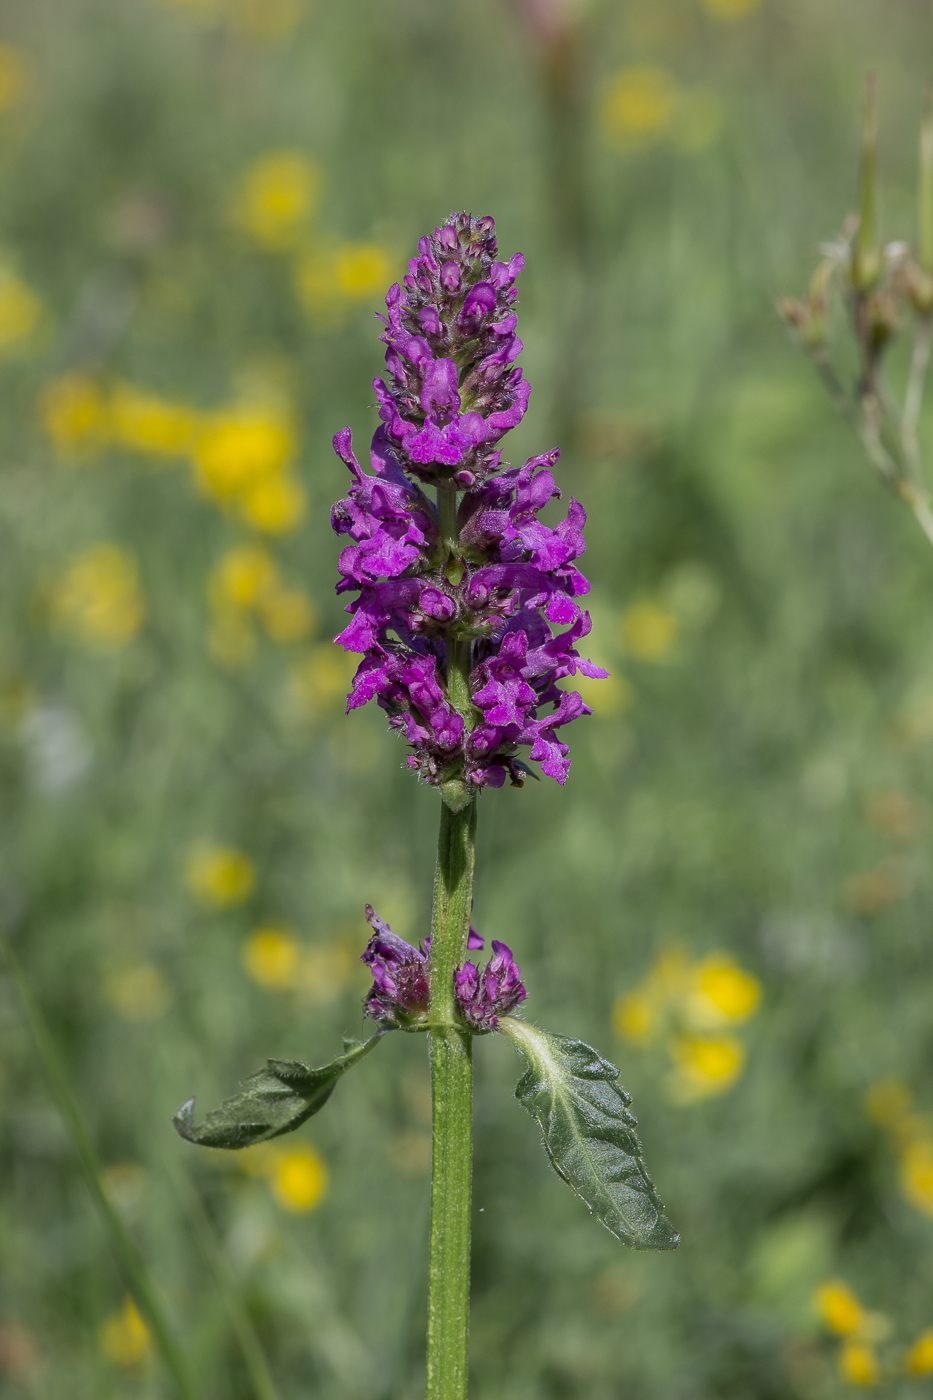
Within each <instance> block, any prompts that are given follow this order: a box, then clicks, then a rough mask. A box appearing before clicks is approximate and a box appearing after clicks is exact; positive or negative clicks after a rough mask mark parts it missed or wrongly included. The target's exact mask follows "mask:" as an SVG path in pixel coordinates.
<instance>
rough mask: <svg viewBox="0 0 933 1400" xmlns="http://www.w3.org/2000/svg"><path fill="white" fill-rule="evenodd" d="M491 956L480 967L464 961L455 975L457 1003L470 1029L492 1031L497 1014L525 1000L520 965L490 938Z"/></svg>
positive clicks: (500, 945) (504, 1012)
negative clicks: (483, 965) (484, 964)
mask: <svg viewBox="0 0 933 1400" xmlns="http://www.w3.org/2000/svg"><path fill="white" fill-rule="evenodd" d="M492 950H493V956H492V957H491V958H490V959H489V962H488V963H487V964H486V966H485V967H484V968H483V969H482V970H480V969H479V968H477V967H476V966H475V964H474V963H471V962H468V963H464V964H463V967H461V969H460V971H459V972H458V973H457V974H456V976H455V978H454V987H455V990H456V994H457V1004H458V1006H459V1007H460V1011H461V1014H462V1015H463V1018H464V1020H465V1021H466V1022H467V1025H468V1026H469V1027H470V1028H471V1030H476V1031H494V1030H495V1029H496V1026H497V1025H498V1023H499V1017H500V1016H507V1015H508V1014H509V1012H510V1011H512V1010H514V1008H515V1007H516V1006H517V1005H518V1004H519V1002H521V1001H524V1000H525V988H524V985H523V983H522V973H521V968H520V967H519V966H518V963H517V962H516V961H515V959H514V958H513V957H512V950H511V948H509V946H508V945H507V944H505V943H499V942H498V940H497V939H495V938H494V939H493V940H492Z"/></svg>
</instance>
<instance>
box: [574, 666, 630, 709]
mask: <svg viewBox="0 0 933 1400" xmlns="http://www.w3.org/2000/svg"><path fill="white" fill-rule="evenodd" d="M597 664H599V663H597ZM604 669H607V670H608V667H606V668H604ZM567 689H568V690H575V691H577V693H578V694H579V695H580V696H581V697H582V699H583V703H584V705H589V707H590V709H591V710H592V711H593V714H594V715H599V716H600V717H601V718H603V719H615V718H616V717H617V716H618V715H623V714H625V711H626V710H627V709H629V707H630V706H631V704H632V701H633V700H634V698H635V692H634V691H633V690H632V687H631V685H630V684H629V682H628V681H627V680H626V678H625V676H622V675H619V674H618V673H617V672H616V673H614V674H611V675H609V676H608V677H607V678H606V679H605V680H594V679H593V678H592V677H590V676H584V675H582V674H581V673H579V672H578V673H577V675H575V676H574V677H573V678H572V679H571V681H570V682H569V683H568V686H567Z"/></svg>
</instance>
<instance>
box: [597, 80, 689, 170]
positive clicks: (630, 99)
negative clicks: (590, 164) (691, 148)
mask: <svg viewBox="0 0 933 1400" xmlns="http://www.w3.org/2000/svg"><path fill="white" fill-rule="evenodd" d="M677 101H678V91H677V84H676V82H675V80H674V78H673V75H672V74H670V73H669V72H667V70H666V69H664V68H654V67H650V66H648V65H638V66H635V67H632V68H620V69H619V71H618V72H617V73H616V74H615V76H614V77H613V78H612V81H611V83H610V85H609V90H608V92H607V93H606V96H605V98H604V100H603V105H602V111H601V114H600V117H601V124H602V128H603V131H604V132H605V134H606V136H607V137H608V138H609V140H610V141H611V142H612V144H613V145H615V146H618V147H620V148H621V149H623V150H629V151H634V150H645V149H646V148H647V147H649V146H653V145H654V144H655V143H656V142H657V141H659V140H660V139H661V138H662V137H663V136H665V135H666V134H667V132H668V130H669V128H670V126H671V123H672V121H673V120H674V113H675V112H676V110H677Z"/></svg>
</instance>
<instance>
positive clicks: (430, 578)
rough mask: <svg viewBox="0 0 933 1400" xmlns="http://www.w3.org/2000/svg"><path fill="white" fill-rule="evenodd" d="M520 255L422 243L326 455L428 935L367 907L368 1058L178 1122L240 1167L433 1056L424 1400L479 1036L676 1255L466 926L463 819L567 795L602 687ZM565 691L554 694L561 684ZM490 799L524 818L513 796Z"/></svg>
mask: <svg viewBox="0 0 933 1400" xmlns="http://www.w3.org/2000/svg"><path fill="white" fill-rule="evenodd" d="M523 261H524V260H523V259H522V257H521V255H520V254H515V255H514V256H513V257H512V258H510V259H509V261H508V262H504V261H502V260H500V259H499V257H498V249H497V244H496V238H495V232H494V225H493V221H492V219H491V218H489V217H482V218H474V217H473V216H472V215H470V214H467V213H454V214H451V215H450V217H449V219H448V220H447V222H446V223H444V224H442V225H441V226H440V227H438V228H436V229H435V230H434V232H433V234H430V235H427V236H426V237H424V238H422V239H421V241H420V243H419V245H418V255H417V256H416V257H414V258H412V260H411V262H410V263H409V268H408V273H407V274H406V276H405V277H404V279H403V281H402V283H397V284H396V285H395V286H394V287H391V288H390V289H389V293H388V296H387V297H386V311H387V315H386V316H384V317H381V318H380V319H381V320H382V322H383V325H384V327H385V329H384V331H383V333H382V340H383V342H384V343H385V345H386V356H385V358H386V368H387V375H386V378H385V379H377V380H376V381H375V386H374V387H375V391H376V398H377V400H378V403H379V417H380V420H381V421H380V425H379V427H378V428H377V429H376V432H375V434H374V436H373V440H372V447H371V452H370V456H371V463H372V469H373V471H372V475H370V474H369V473H367V472H365V471H364V470H363V468H362V467H361V466H360V463H359V461H358V460H357V458H356V455H355V453H354V451H353V443H352V438H351V433H350V429H349V428H345V429H343V431H342V432H339V433H337V435H336V437H335V438H334V448H335V450H336V452H337V455H338V456H339V457H340V459H341V460H342V461H343V463H344V464H345V466H346V468H347V469H348V471H349V472H350V475H351V484H350V488H349V492H348V494H347V496H346V497H344V499H342V500H340V501H338V502H337V504H336V505H335V506H334V508H333V512H332V522H333V526H334V529H335V531H336V532H337V534H339V535H342V536H346V537H347V538H346V542H345V545H344V548H343V550H342V551H341V554H340V562H339V572H340V582H339V583H338V585H337V591H338V593H340V594H345V593H349V594H350V595H352V596H351V599H350V601H349V603H348V604H347V608H346V610H347V612H348V613H349V614H350V621H349V623H348V624H347V626H346V627H345V628H344V630H343V631H342V632H341V633H340V635H339V636H338V637H337V638H336V639H335V640H336V641H337V642H338V643H339V644H340V645H341V646H343V647H344V649H345V650H346V651H348V652H355V653H357V654H358V655H359V656H360V657H361V660H360V663H359V666H358V668H357V671H356V675H355V677H354V679H353V684H352V688H351V691H350V695H349V697H348V701H347V709H348V711H352V710H354V709H356V708H357V707H358V706H360V705H364V704H366V703H367V702H369V701H371V700H375V701H376V702H377V703H378V704H379V705H380V707H381V708H382V709H383V710H384V711H385V713H386V715H387V716H388V721H389V728H390V730H392V731H394V732H395V733H397V734H399V735H400V736H401V737H402V738H403V739H404V740H405V741H406V743H407V745H408V753H407V758H406V766H407V767H408V768H409V769H410V770H411V771H412V772H413V773H414V774H415V775H417V777H418V778H419V779H420V780H421V782H422V783H423V784H424V785H425V786H426V787H428V788H433V789H435V791H436V793H437V794H439V796H440V799H441V801H440V809H441V822H440V835H439V838H438V846H437V863H436V868H435V879H434V903H433V912H432V917H431V928H430V934H429V936H428V937H427V938H425V939H423V941H422V942H421V944H420V945H418V946H416V945H415V944H412V943H408V942H406V941H405V940H404V939H403V938H400V937H399V936H398V935H397V934H396V933H394V932H393V931H392V929H391V928H390V927H389V926H388V924H387V923H386V922H385V921H384V920H383V919H381V918H380V917H379V915H378V914H377V913H376V911H375V910H374V909H373V907H372V906H371V905H367V906H366V910H365V912H366V919H367V921H368V923H369V925H370V929H371V930H372V936H371V937H370V939H369V942H368V943H367V944H366V947H365V949H364V950H363V952H362V954H361V957H362V961H363V962H364V963H365V964H366V965H367V966H368V967H369V969H370V971H371V972H372V976H373V985H372V987H371V989H370V991H369V993H368V994H367V996H366V998H365V999H364V1003H363V1005H364V1009H365V1011H366V1013H367V1015H368V1016H369V1017H370V1018H371V1019H372V1020H373V1021H374V1022H375V1025H376V1031H375V1034H373V1035H372V1036H371V1037H370V1038H369V1039H368V1040H366V1041H357V1042H349V1043H348V1044H347V1045H346V1047H345V1049H344V1051H343V1053H342V1054H340V1055H338V1056H336V1057H335V1058H334V1059H333V1060H331V1061H330V1062H329V1063H328V1064H325V1065H321V1066H318V1067H313V1066H309V1065H305V1064H302V1063H300V1062H297V1061H281V1060H270V1061H268V1063H267V1065H266V1067H265V1068H264V1069H261V1070H257V1071H256V1073H255V1074H253V1075H251V1076H250V1077H249V1078H248V1079H247V1080H246V1081H245V1082H244V1084H243V1085H242V1086H241V1088H240V1090H239V1092H238V1093H237V1094H235V1095H234V1096H233V1097H232V1098H230V1099H228V1100H227V1101H226V1102H225V1103H224V1104H222V1105H221V1106H220V1107H219V1108H218V1109H215V1110H214V1111H213V1112H212V1113H209V1114H208V1115H207V1117H206V1119H205V1120H204V1122H203V1123H200V1124H198V1123H196V1122H195V1119H194V1103H193V1100H189V1101H188V1102H187V1103H186V1104H184V1105H183V1107H182V1108H181V1109H180V1111H179V1113H178V1115H177V1116H176V1119H175V1125H176V1127H177V1129H178V1131H179V1132H180V1133H181V1135H182V1136H183V1137H185V1138H187V1139H188V1140H189V1141H191V1142H195V1143H199V1144H201V1145H205V1146H210V1147H224V1148H233V1149H236V1148H242V1147H246V1146H248V1145H249V1144H251V1143H254V1142H261V1141H263V1140H265V1139H268V1138H271V1137H277V1136H279V1135H280V1134H282V1133H286V1132H291V1131H292V1130H293V1129H295V1128H298V1127H300V1126H301V1125H302V1124H303V1123H304V1122H306V1121H307V1119H308V1118H309V1117H311V1115H312V1114H314V1113H317V1112H318V1111H319V1110H320V1109H321V1108H322V1107H323V1105H324V1104H325V1103H326V1102H327V1100H328V1099H329V1097H330V1095H331V1094H332V1093H333V1091H334V1089H335V1087H336V1085H337V1082H338V1080H339V1079H340V1078H341V1077H342V1075H343V1074H344V1073H346V1071H347V1070H348V1069H350V1068H351V1067H352V1066H353V1065H355V1064H356V1063H357V1062H358V1061H360V1060H362V1059H363V1058H364V1057H365V1056H366V1055H368V1054H369V1053H370V1052H371V1050H372V1049H373V1048H374V1047H375V1046H376V1045H377V1044H378V1042H379V1041H380V1040H381V1038H382V1037H383V1036H385V1035H386V1034H387V1033H389V1032H390V1031H395V1030H400V1031H403V1032H407V1033H409V1034H415V1035H418V1034H420V1035H422V1036H424V1037H425V1039H426V1040H427V1046H428V1053H429V1056H430V1063H431V1085H432V1120H433V1157H432V1181H431V1225H430V1240H429V1246H428V1250H429V1260H428V1280H429V1288H428V1318H427V1351H426V1376H427V1397H428V1400H465V1397H466V1394H467V1380H468V1338H469V1289H470V1209H471V1201H470V1197H471V1178H472V1097H473V1053H474V1041H476V1040H477V1039H479V1038H481V1037H484V1036H488V1035H491V1034H503V1035H505V1036H506V1037H507V1038H508V1039H509V1040H510V1041H511V1043H512V1045H513V1046H514V1047H515V1049H516V1050H517V1051H518V1053H519V1054H520V1055H521V1056H522V1057H523V1059H524V1061H525V1065H526V1069H525V1073H524V1074H523V1076H522V1078H521V1079H520V1080H519V1083H518V1086H517V1088H516V1091H515V1092H516V1097H517V1098H518V1099H519V1102H520V1103H521V1104H522V1106H523V1107H524V1108H525V1109H527V1111H528V1112H529V1113H530V1114H531V1115H532V1117H534V1118H535V1119H536V1121H537V1122H538V1124H539V1126H540V1128H541V1132H542V1135H543V1138H544V1146H545V1149H546V1151H547V1154H548V1157H549V1158H550V1160H551V1162H552V1164H553V1166H554V1167H555V1169H556V1171H557V1172H558V1173H559V1174H560V1176H561V1177H562V1178H563V1179H564V1180H565V1181H566V1182H567V1183H568V1185H569V1186H570V1187H571V1188H572V1189H573V1190H574V1191H575V1192H576V1193H577V1194H578V1195H579V1196H580V1197H581V1198H582V1200H583V1201H584V1203H585V1204H586V1205H587V1207H588V1208H589V1210H590V1211H591V1212H592V1213H593V1214H594V1215H595V1216H596V1217H597V1219H599V1220H600V1222H601V1223H602V1224H603V1225H605V1226H606V1228H607V1229H608V1230H610V1231H611V1232H612V1234H613V1235H614V1236H615V1237H616V1239H617V1240H619V1241H620V1242H621V1243H623V1244H627V1245H631V1246H633V1247H634V1248H636V1249H674V1248H676V1246H677V1242H678V1238H679V1237H678V1235H677V1234H676V1232H675V1231H674V1230H673V1228H672V1226H671V1224H670V1222H669V1221H668V1219H667V1217H666V1216H665V1214H664V1208H663V1206H662V1204H661V1201H660V1199H659V1197H658V1194H657V1191H656V1190H655V1187H654V1183H653V1182H652V1180H651V1178H650V1176H649V1175H648V1172H647V1169H646V1167H645V1164H644V1160H643V1158H642V1151H641V1144H640V1142H639V1140H638V1137H637V1136H636V1134H635V1131H634V1129H635V1119H634V1117H633V1116H632V1114H631V1113H630V1111H629V1103H630V1099H629V1096H628V1094H627V1093H626V1092H625V1090H624V1089H623V1088H622V1087H621V1085H620V1084H618V1082H617V1081H618V1074H619V1072H618V1070H617V1069H616V1068H615V1066H614V1065H611V1064H610V1063H609V1062H608V1061H607V1060H604V1059H603V1058H602V1056H601V1055H600V1054H599V1053H598V1051H596V1050H594V1049H593V1048H592V1046H590V1045H587V1044H586V1043H585V1042H583V1041H580V1040H570V1039H567V1038H566V1037H564V1036H560V1035H554V1034H552V1033H549V1032H547V1031H543V1030H540V1029H538V1028H537V1027H535V1026H533V1025H531V1024H530V1023H528V1022H526V1021H524V1020H522V1019H520V1017H519V1016H518V1015H517V1014H516V1013H517V1012H518V1009H519V1007H520V1006H521V1005H522V1003H523V1002H524V1000H525V986H524V983H523V982H522V975H521V971H520V969H519V967H518V964H517V963H516V961H515V959H514V957H513V956H512V950H511V948H509V947H508V945H507V944H505V943H502V942H500V941H498V940H497V939H493V940H492V950H491V951H492V956H491V957H489V959H488V960H487V961H486V963H485V964H484V965H483V966H482V967H480V966H478V965H477V963H474V962H472V961H470V960H469V958H468V957H467V953H468V952H469V951H472V950H476V949H479V948H482V947H483V946H484V944H483V939H482V938H481V937H480V935H479V934H478V933H477V932H476V930H475V929H474V928H472V927H471V923H470V918H471V909H472V904H473V872H474V851H475V835H476V821H477V812H478V807H479V803H480V801H481V800H489V798H487V797H485V796H484V795H485V794H486V792H487V790H488V789H493V790H495V789H498V788H502V787H504V786H505V785H506V783H508V785H509V787H510V788H511V789H512V790H517V789H521V788H522V787H523V786H524V785H525V780H526V778H527V777H529V776H530V777H534V778H538V776H539V774H538V773H537V772H536V771H535V770H534V768H532V767H531V766H530V765H531V764H533V763H537V764H539V765H540V769H541V773H542V774H543V775H544V776H546V777H550V778H554V779H555V780H556V781H557V782H558V783H559V784H561V785H563V784H564V782H566V779H567V775H568V773H569V770H570V757H569V754H570V751H569V748H568V745H567V744H566V743H565V742H564V741H563V739H562V738H560V737H559V735H558V731H559V730H562V729H563V728H564V727H565V726H566V725H568V724H570V723H572V722H573V721H575V720H578V719H581V718H583V717H585V716H586V715H588V714H589V713H590V711H589V709H588V708H587V706H586V705H585V704H584V703H583V700H582V698H581V696H580V695H579V693H578V692H577V691H575V690H573V689H572V688H571V686H572V679H573V677H574V676H575V675H576V674H578V673H582V674H584V675H586V676H589V677H591V678H593V679H601V678H605V677H606V674H607V673H606V672H605V671H603V670H601V669H600V668H599V667H598V666H595V665H594V664H593V663H592V662H591V661H588V660H587V659H586V658H585V657H584V656H581V655H580V653H579V652H578V650H577V644H578V643H579V642H582V641H583V639H584V638H585V637H586V636H587V635H588V633H589V631H590V627H591V623H590V617H589V613H588V612H587V611H586V610H585V608H583V607H582V606H581V604H580V602H579V601H578V600H579V599H580V598H583V597H585V595H586V593H587V592H588V591H589V584H588V582H587V580H586V579H585V578H584V576H583V574H582V573H581V572H580V570H579V568H578V567H577V563H576V561H577V560H578V559H579V558H580V556H581V555H582V554H583V552H584V548H585V545H584V539H583V526H584V524H585V522H586V513H585V511H584V510H583V507H582V506H581V505H580V504H579V502H577V501H574V500H573V499H571V500H570V501H569V502H568V509H567V514H566V517H565V518H564V519H563V520H562V521H560V523H559V524H557V525H555V526H553V527H551V526H548V525H545V524H544V523H543V521H541V520H540V519H539V513H540V512H541V510H542V509H543V508H544V507H545V506H546V505H547V504H548V503H549V502H550V501H552V500H553V499H554V498H555V497H556V496H559V495H560V492H559V490H558V488H557V485H556V483H555V480H554V474H553V468H554V467H555V466H556V463H557V460H558V457H559V453H558V451H557V450H556V449H555V450H553V451H551V452H547V453H544V454H543V455H541V456H538V457H532V458H530V459H529V460H528V461H527V462H525V463H524V465H523V466H521V467H510V466H509V465H508V464H507V463H505V462H503V460H502V454H501V451H500V449H499V446H498V444H499V442H500V441H501V440H502V438H503V437H504V436H505V434H506V433H508V432H509V430H510V429H512V428H514V427H516V426H517V425H518V423H519V422H520V421H521V419H522V418H523V417H524V414H525V410H526V408H527V405H528V384H527V381H526V380H525V379H524V375H523V372H522V369H521V367H520V366H519V365H518V364H517V363H516V361H517V358H518V355H519V353H520V352H521V348H522V344H521V341H520V340H519V339H518V337H517V335H516V333H515V328H516V322H517V317H516V314H515V310H514V304H515V301H516V289H515V283H516V279H517V278H518V276H519V274H520V272H521V270H522V266H523ZM562 681H570V682H571V686H568V688H566V689H565V688H564V687H563V686H562V685H560V684H559V682H562ZM493 800H504V801H508V800H514V798H510V796H509V795H507V794H502V796H501V797H494V798H493Z"/></svg>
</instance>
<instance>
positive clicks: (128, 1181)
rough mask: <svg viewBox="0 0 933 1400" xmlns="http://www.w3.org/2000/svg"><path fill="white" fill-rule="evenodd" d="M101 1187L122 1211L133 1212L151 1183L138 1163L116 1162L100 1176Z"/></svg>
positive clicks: (143, 1168)
mask: <svg viewBox="0 0 933 1400" xmlns="http://www.w3.org/2000/svg"><path fill="white" fill-rule="evenodd" d="M100 1177H101V1185H102V1186H103V1188H104V1190H105V1191H106V1193H107V1195H108V1196H109V1197H110V1199H111V1201H112V1202H113V1204H114V1205H115V1206H117V1207H118V1208H119V1209H120V1210H132V1209H133V1207H134V1206H137V1205H138V1204H139V1202H140V1201H141V1200H142V1197H143V1193H144V1192H145V1190H146V1186H147V1184H148V1181H149V1177H148V1174H147V1172H146V1169H145V1167H141V1166H140V1165H139V1163H138V1162H114V1163H113V1164H112V1165H111V1166H109V1167H106V1168H105V1169H104V1171H102V1172H101V1174H100Z"/></svg>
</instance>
